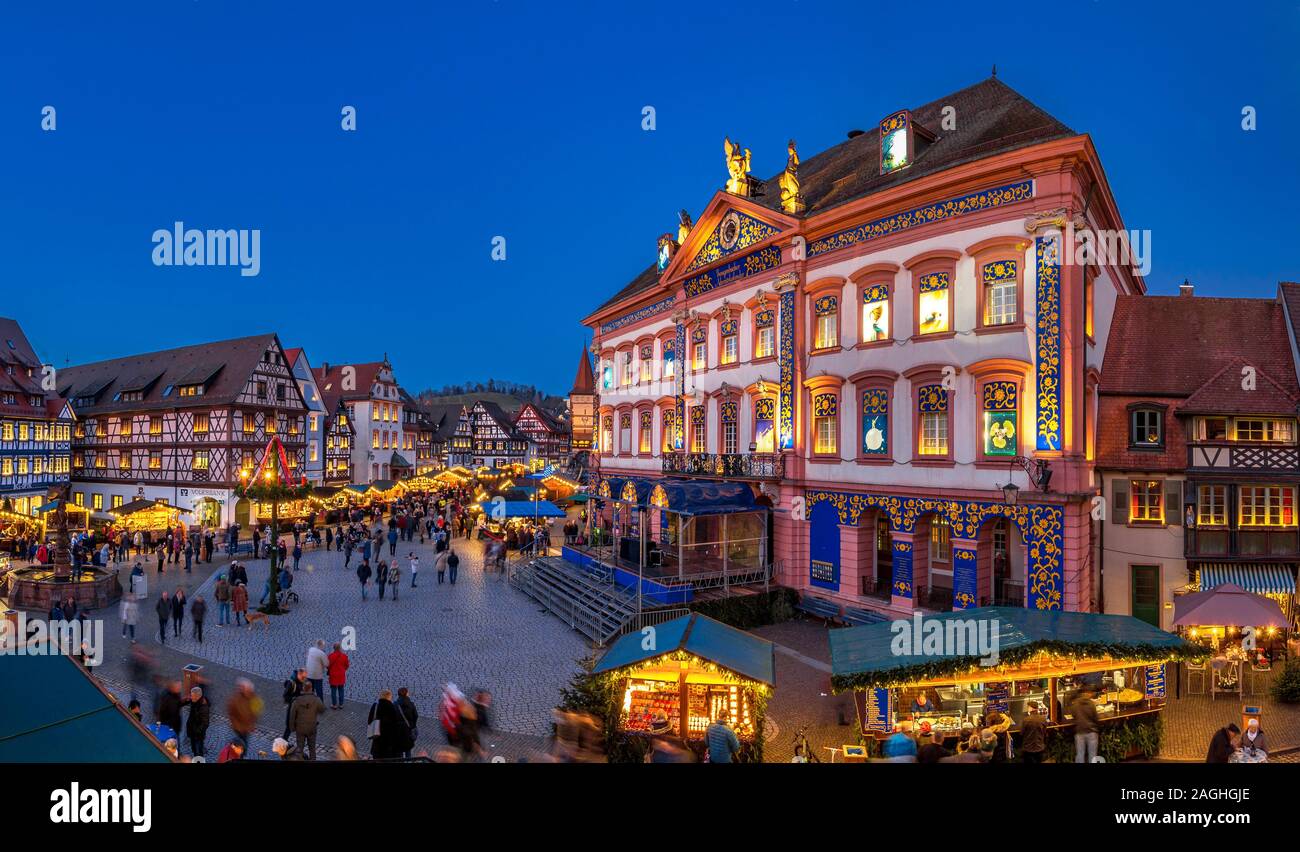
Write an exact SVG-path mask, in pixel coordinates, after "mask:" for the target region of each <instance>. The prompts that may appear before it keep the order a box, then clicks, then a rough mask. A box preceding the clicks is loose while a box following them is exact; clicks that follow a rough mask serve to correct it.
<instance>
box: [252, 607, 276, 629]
mask: <svg viewBox="0 0 1300 852" xmlns="http://www.w3.org/2000/svg"><path fill="white" fill-rule="evenodd" d="M247 617H248V629H249V630H252V629H253V625H254V624H257V623H258V622H259V621H260V622H261V623H262V625H263V626H265V627H266V629H267V630H270V629H271V616H269V615H267V614H266V613H264V612H258V611H257V610H253V611H252V612H250V613H248V616H247Z"/></svg>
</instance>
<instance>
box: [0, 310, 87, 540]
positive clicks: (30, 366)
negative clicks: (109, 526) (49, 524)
mask: <svg viewBox="0 0 1300 852" xmlns="http://www.w3.org/2000/svg"><path fill="white" fill-rule="evenodd" d="M0 370H2V372H0V508H2V509H3V514H6V515H7V514H13V515H18V516H34V515H35V514H36V508H37V507H38V506H41V505H43V504H44V503H45V496H46V495H47V494H48V492H49V490H50V489H51V488H53V487H55V486H58V485H63V484H65V483H67V482H68V476H69V470H70V468H71V450H70V442H71V439H72V426H73V420H74V417H73V414H72V409H71V408H70V407H69V406H68V405H67V403H66V402H65V401H64V400H63V399H61V398H60V397H59V396H58V395H57V394H56V393H54V391H53V390H52V389H47V385H48V380H47V379H46V377H47V376H49V375H52V373H50V372H47V371H46V369H45V368H44V367H43V366H42V364H41V361H40V359H39V358H37V356H36V350H35V349H33V348H32V345H31V342H30V341H29V340H28V339H27V335H26V334H24V333H23V330H22V328H21V327H20V326H19V325H18V323H17V321H15V320H11V319H5V318H0ZM19 520H21V518H19ZM4 521H5V518H4V517H3V516H0V523H3V522H4Z"/></svg>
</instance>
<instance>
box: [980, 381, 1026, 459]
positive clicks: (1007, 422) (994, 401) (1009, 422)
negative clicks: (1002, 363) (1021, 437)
mask: <svg viewBox="0 0 1300 852" xmlns="http://www.w3.org/2000/svg"><path fill="white" fill-rule="evenodd" d="M982 398H983V404H982V409H983V412H982V418H983V423H982V427H983V430H984V435H983V444H984V455H986V456H1015V455H1018V453H1017V451H1016V445H1017V441H1016V437H1017V435H1016V426H1017V423H1018V420H1017V416H1016V415H1017V414H1018V412H1017V398H1018V388H1017V387H1016V383H1015V382H1002V381H999V382H986V383H985V384H984V387H983V393H982Z"/></svg>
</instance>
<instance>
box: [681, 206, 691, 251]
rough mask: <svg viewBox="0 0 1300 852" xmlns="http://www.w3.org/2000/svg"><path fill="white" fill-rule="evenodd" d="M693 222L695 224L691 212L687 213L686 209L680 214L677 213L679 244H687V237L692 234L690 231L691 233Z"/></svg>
mask: <svg viewBox="0 0 1300 852" xmlns="http://www.w3.org/2000/svg"><path fill="white" fill-rule="evenodd" d="M693 224H694V223H692V222H691V214H690V213H687V212H686V211H685V210H682V211H680V212H678V214H677V245H679V246H684V245H686V237H687V236H689V235H690V233H691V226H692V225H693Z"/></svg>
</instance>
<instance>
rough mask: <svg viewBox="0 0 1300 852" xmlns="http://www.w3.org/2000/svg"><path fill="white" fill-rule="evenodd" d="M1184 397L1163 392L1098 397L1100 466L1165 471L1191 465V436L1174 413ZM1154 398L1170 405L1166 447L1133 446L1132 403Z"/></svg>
mask: <svg viewBox="0 0 1300 852" xmlns="http://www.w3.org/2000/svg"><path fill="white" fill-rule="evenodd" d="M1181 401H1182V400H1181V399H1178V398H1174V397H1160V396H1132V397H1126V396H1101V397H1098V399H1097V467H1098V468H1101V469H1109V470H1131V471H1148V470H1149V471H1161V470H1182V469H1183V468H1185V467H1187V436H1186V435H1185V434H1184V433H1183V423H1182V421H1181V420H1179V419H1178V418H1177V417H1174V416H1173V410H1174V407H1175V406H1176V405H1178V403H1179V402H1181ZM1137 402H1150V403H1155V404H1156V405H1162V406H1167V413H1166V416H1165V447H1164V449H1163V450H1134V449H1130V448H1129V443H1128V438H1129V435H1128V426H1129V416H1128V410H1129V406H1130V405H1132V404H1133V403H1137Z"/></svg>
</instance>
